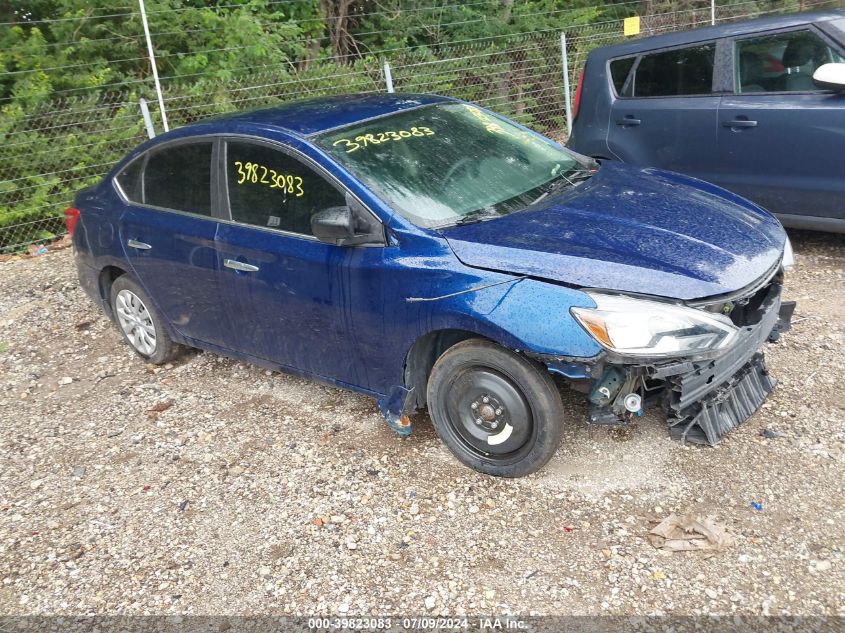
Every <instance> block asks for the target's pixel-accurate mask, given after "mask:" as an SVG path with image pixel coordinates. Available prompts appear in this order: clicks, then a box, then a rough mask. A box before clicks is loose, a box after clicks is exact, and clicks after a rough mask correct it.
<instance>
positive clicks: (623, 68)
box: [610, 57, 637, 95]
mask: <svg viewBox="0 0 845 633" xmlns="http://www.w3.org/2000/svg"><path fill="white" fill-rule="evenodd" d="M636 60H637V58H636V57H626V58H624V59H614V60H613V61H612V62H610V79H611V80H612V81H613V88H614V90H616V94H617V95H621V94H622V89H623V88H624V87H625V80H626V79H627V78H628V74H629V73H630V72H631V68H633V67H634V62H635V61H636Z"/></svg>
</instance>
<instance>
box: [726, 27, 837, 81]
mask: <svg viewBox="0 0 845 633" xmlns="http://www.w3.org/2000/svg"><path fill="white" fill-rule="evenodd" d="M734 59H735V63H736V73H735V75H736V91H737V92H738V93H742V94H747V93H752V92H756V93H760V92H763V93H765V92H810V91H815V90H819V88H818V87H817V86H816V85H815V84H814V83H813V73H814V72H815V71H816V69H817V68H818V67H819V66H821V65H822V64H827V63H831V62H841V61H845V59H844V58H843V57H842V55H840V54H838V53H837V52H836V51H835V50H833V49H832V48H831V47H830V46H828V44H827V43H826V42H825V41H824V40H822V38H821V37H819V36H818V35H816V34H815V33H813V32H812V31H808V30H803V31H792V32H790V33H781V34H779V35H771V36H769V37H755V38H752V39H747V40H739V41H738V42H736V54H735V58H734Z"/></svg>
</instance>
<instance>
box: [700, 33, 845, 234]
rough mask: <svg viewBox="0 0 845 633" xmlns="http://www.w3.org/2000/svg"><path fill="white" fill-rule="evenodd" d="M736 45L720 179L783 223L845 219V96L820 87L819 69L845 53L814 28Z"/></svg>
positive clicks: (723, 109) (722, 114) (722, 119)
mask: <svg viewBox="0 0 845 633" xmlns="http://www.w3.org/2000/svg"><path fill="white" fill-rule="evenodd" d="M732 47H733V61H734V64H733V68H734V73H733V74H734V91H733V93H732V94H726V95H724V96H723V97H722V98H721V104H720V106H719V128H718V134H719V164H720V170H719V173H718V174H717V175H716V177H715V178H714V181H715V182H716V183H717V184H720V185H722V186H723V187H725V188H727V189H730V190H732V191H735V192H736V193H739V194H741V195H743V196H746V197H747V198H750V199H751V200H753V201H755V202H757V203H758V204H760V205H762V206H763V207H765V208H767V209H768V210H769V211H772V212H774V213H778V214H785V215H786V217H785V218H784V219H788V218H789V216H803V217H804V218H806V217H807V216H816V217H823V218H845V204H843V200H845V178H843V173H845V172H843V167H842V165H843V163H845V149H843V148H845V95H843V94H841V93H840V94H836V93H833V92H831V91H826V90H820V89H818V88H817V87H816V86H815V85H814V84H813V72H815V70H816V68H818V67H819V66H821V65H822V64H825V63H828V62H837V61H845V57H843V53H842V51H841V50H838V49H837V47H836V45H835V43H834V42H832V41H831V40H828V39H827V38H826V37H825V36H823V35H822V34H821V33H820V32H818V31H816V30H815V29H814V28H813V27H810V26H808V27H805V28H800V29H793V30H789V31H781V32H777V33H769V34H765V35H756V36H753V37H745V38H737V39H736V40H734V41H732ZM787 223H789V222H787Z"/></svg>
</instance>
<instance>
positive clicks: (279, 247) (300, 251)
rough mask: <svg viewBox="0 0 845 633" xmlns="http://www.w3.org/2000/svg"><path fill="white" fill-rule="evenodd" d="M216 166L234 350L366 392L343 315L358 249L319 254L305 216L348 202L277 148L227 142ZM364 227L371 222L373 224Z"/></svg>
mask: <svg viewBox="0 0 845 633" xmlns="http://www.w3.org/2000/svg"><path fill="white" fill-rule="evenodd" d="M221 158H222V160H221V162H222V170H223V173H224V176H223V177H222V178H221V185H222V189H223V191H224V194H223V196H222V197H223V199H224V201H226V202H227V204H228V213H229V214H230V215H229V217H230V218H231V222H224V223H222V224H221V226H220V231H219V233H218V235H217V244H218V252H219V265H220V266H221V268H222V274H221V276H220V280H221V292H222V296H223V303H224V306H225V309H226V312H227V314H228V315H229V319H230V321H231V323H232V330H231V335H232V339H231V340H230V347H232V348H233V349H236V350H238V351H241V352H245V353H247V354H250V355H252V356H255V357H258V358H263V359H267V360H270V361H272V362H274V363H278V364H281V365H285V366H288V367H291V368H294V369H298V370H300V371H305V372H308V373H311V374H315V375H318V376H324V377H327V378H331V379H333V380H337V381H340V382H343V383H347V384H351V385H362V384H365V378H364V377H363V376H360V375H359V373H358V370H359V368H358V367H357V363H356V358H357V355H356V353H355V349H356V346H355V344H354V335H353V332H352V331H351V330H352V325H351V315H350V314H349V310H348V309H347V308H348V305H349V296H348V294H349V292H350V289H349V287H348V286H349V285H350V284H349V280H348V278H347V276H348V275H347V272H346V271H347V269H348V266H349V263H350V261H351V260H352V258H354V256H355V253H356V252H358V251H360V250H361V249H360V248H351V247H342V246H335V245H332V244H325V243H323V242H320V241H319V240H317V238H315V237H314V236H313V235H312V233H311V216H312V215H314V214H315V213H316V212H318V211H322V210H323V209H327V208H329V207H339V206H343V205H346V204H347V198H346V195H345V194H344V192H342V191H341V189H340V188H339V186H336V185H335V183H334V182H333V181H332V180H331V179H329V178H328V177H327V176H326V175H325V174H324V173H323V172H322V170H320V169H319V168H317V167H316V166H315V165H313V164H311V163H310V161H309V162H308V163H306V162H304V161H305V160H306V159H304V158H303V157H301V156H299V155H294V152H293V150H289V149H287V148H285V149H283V148H282V147H281V146H279V145H272V144H267V143H262V142H259V141H252V140H246V139H229V140H227V141H226V144H225V148H224V153H223V154H222V156H221ZM224 206H225V205H224ZM359 212H361V210H359ZM362 221H369V222H377V221H376V220H375V218H374V217H372V216H370V217H369V218H368V219H366V220H365V219H364V218H362Z"/></svg>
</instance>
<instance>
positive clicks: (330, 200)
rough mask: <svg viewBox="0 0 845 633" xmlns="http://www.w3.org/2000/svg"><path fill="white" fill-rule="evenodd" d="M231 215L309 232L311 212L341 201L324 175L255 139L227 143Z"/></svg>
mask: <svg viewBox="0 0 845 633" xmlns="http://www.w3.org/2000/svg"><path fill="white" fill-rule="evenodd" d="M226 184H227V186H228V189H229V208H230V210H231V213H232V220H234V221H235V222H243V223H244V224H252V225H255V226H263V227H268V228H272V229H278V230H280V231H288V232H290V233H300V234H302V235H311V234H312V233H311V216H312V215H314V214H315V213H317V212H318V211H322V210H323V209H327V208H329V207H340V206H344V205H345V204H346V198H345V196H344V195H343V194H342V193H341V192H340V191H338V190H337V189H336V188H335V187H334V186H333V185H332V184H331V183H329V182H328V181H327V180H326V179H325V178H323V176H321V175H320V174H319V173H317V172H316V171H314V170H313V169H311V167H309V166H307V165H305V164H304V163H302V162H301V161H299V160H297V159H296V158H293V157H292V156H290V155H288V154H286V153H284V152H281V151H279V150H278V149H274V148H272V147H268V146H267V145H258V144H256V143H245V142H240V141H232V142H229V143H227V145H226Z"/></svg>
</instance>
